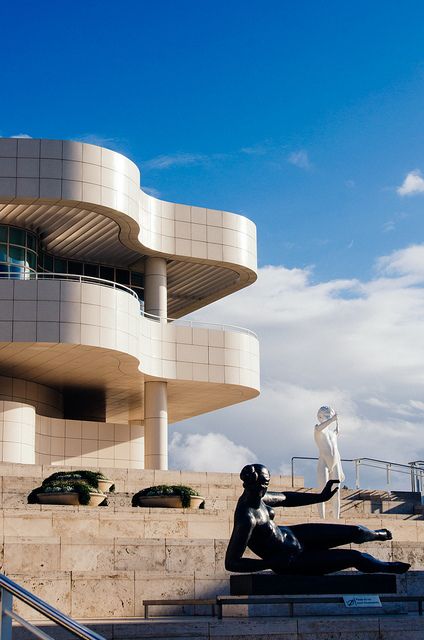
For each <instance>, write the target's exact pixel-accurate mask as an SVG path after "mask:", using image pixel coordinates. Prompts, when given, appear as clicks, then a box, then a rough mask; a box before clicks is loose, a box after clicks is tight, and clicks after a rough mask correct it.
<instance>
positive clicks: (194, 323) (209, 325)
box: [141, 310, 258, 338]
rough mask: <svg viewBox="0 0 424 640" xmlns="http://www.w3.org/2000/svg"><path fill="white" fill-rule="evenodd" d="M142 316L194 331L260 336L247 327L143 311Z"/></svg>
mask: <svg viewBox="0 0 424 640" xmlns="http://www.w3.org/2000/svg"><path fill="white" fill-rule="evenodd" d="M141 315H142V316H144V317H145V318H148V319H151V320H155V321H156V322H163V323H164V324H167V323H172V324H175V325H176V326H178V327H181V326H183V327H191V328H193V329H195V328H199V329H202V328H203V329H214V328H217V329H220V330H221V331H234V332H235V333H244V334H246V335H250V336H253V337H254V338H257V337H258V335H257V334H256V333H255V332H254V331H252V330H251V329H246V328H245V327H240V326H238V325H236V324H220V323H217V322H202V321H201V320H185V319H184V318H166V317H164V316H156V315H154V314H153V313H147V312H146V311H144V310H142V312H141Z"/></svg>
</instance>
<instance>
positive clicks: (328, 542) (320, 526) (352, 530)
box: [290, 523, 392, 550]
mask: <svg viewBox="0 0 424 640" xmlns="http://www.w3.org/2000/svg"><path fill="white" fill-rule="evenodd" d="M290 530H291V531H292V532H293V533H294V535H295V536H296V538H297V539H298V540H299V542H300V543H301V544H302V545H303V547H304V549H306V550H319V549H331V548H333V547H341V546H343V545H345V544H351V543H352V542H353V543H355V544H362V543H363V542H374V541H376V540H380V541H382V542H383V541H385V540H391V539H392V534H391V533H390V531H388V530H387V529H377V530H376V531H373V530H372V529H367V528H366V527H363V526H361V525H348V524H324V523H316V524H315V523H314V524H312V523H311V524H295V525H293V526H291V527H290Z"/></svg>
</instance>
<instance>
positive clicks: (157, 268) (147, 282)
mask: <svg viewBox="0 0 424 640" xmlns="http://www.w3.org/2000/svg"><path fill="white" fill-rule="evenodd" d="M144 311H145V312H146V313H151V314H152V315H153V316H160V317H161V318H166V317H167V315H168V314H167V312H168V287H167V282H166V259H165V258H152V257H147V258H146V260H145V265H144Z"/></svg>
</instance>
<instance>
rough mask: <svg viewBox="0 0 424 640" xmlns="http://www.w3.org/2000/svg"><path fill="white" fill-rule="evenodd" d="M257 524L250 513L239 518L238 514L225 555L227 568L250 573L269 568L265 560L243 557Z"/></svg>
mask: <svg viewBox="0 0 424 640" xmlns="http://www.w3.org/2000/svg"><path fill="white" fill-rule="evenodd" d="M255 524H256V523H255V522H254V520H253V518H250V517H249V516H248V515H246V516H244V517H242V518H238V517H237V514H236V520H235V522H234V529H233V533H232V534H231V538H230V542H229V543H228V547H227V553H226V555H225V568H226V570H227V571H239V572H240V573H249V572H250V571H263V569H269V565H268V564H267V563H266V562H265V561H264V560H256V559H255V558H243V554H244V552H245V550H246V547H247V543H248V542H249V538H250V536H251V535H252V531H253V529H254V527H255Z"/></svg>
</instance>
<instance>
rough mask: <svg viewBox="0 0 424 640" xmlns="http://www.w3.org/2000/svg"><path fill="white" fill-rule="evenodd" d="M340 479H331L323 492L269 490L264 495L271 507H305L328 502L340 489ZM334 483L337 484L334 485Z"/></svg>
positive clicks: (264, 499) (266, 502) (265, 500)
mask: <svg viewBox="0 0 424 640" xmlns="http://www.w3.org/2000/svg"><path fill="white" fill-rule="evenodd" d="M339 484H340V480H329V481H328V482H327V484H326V485H325V487H324V489H323V490H322V491H321V493H310V492H309V491H308V492H305V493H301V492H300V491H285V492H284V493H273V492H272V491H269V492H267V493H266V494H265V496H264V497H263V501H264V502H265V504H267V505H269V506H270V507H303V506H305V505H307V504H317V503H318V502H327V500H330V498H332V497H333V496H334V494H335V493H336V491H338V490H339V486H338V485H339ZM333 485H336V486H335V487H333Z"/></svg>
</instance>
